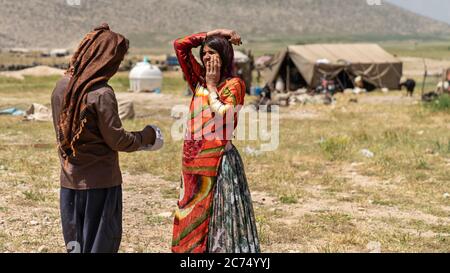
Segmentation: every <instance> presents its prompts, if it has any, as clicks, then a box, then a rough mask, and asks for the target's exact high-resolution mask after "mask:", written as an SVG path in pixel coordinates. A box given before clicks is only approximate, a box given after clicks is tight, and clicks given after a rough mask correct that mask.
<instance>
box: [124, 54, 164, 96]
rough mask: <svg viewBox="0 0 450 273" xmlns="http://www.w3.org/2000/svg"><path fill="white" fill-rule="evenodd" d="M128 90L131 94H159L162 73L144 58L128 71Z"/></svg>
mask: <svg viewBox="0 0 450 273" xmlns="http://www.w3.org/2000/svg"><path fill="white" fill-rule="evenodd" d="M129 78H130V90H131V91H133V92H157V93H159V92H161V87H162V78H163V75H162V72H161V70H160V69H159V68H158V67H157V66H154V65H151V64H150V63H149V62H148V59H147V58H144V60H143V61H142V62H139V63H137V64H136V65H135V66H134V67H133V69H131V71H130V75H129Z"/></svg>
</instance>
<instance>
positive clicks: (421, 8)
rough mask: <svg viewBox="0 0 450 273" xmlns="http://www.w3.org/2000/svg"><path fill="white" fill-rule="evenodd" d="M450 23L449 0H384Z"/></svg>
mask: <svg viewBox="0 0 450 273" xmlns="http://www.w3.org/2000/svg"><path fill="white" fill-rule="evenodd" d="M382 1H386V2H390V3H393V4H396V5H398V6H401V7H403V8H405V9H409V10H411V11H413V12H415V13H418V14H422V15H425V16H428V17H431V18H433V19H437V20H440V21H444V22H446V23H449V24H450V1H449V0H382Z"/></svg>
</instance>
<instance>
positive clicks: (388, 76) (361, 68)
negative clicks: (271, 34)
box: [263, 44, 403, 91]
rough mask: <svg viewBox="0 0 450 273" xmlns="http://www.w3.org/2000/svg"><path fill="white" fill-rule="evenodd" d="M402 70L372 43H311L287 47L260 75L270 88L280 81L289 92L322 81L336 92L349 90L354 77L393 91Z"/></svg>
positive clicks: (373, 85) (397, 62) (398, 64)
mask: <svg viewBox="0 0 450 273" xmlns="http://www.w3.org/2000/svg"><path fill="white" fill-rule="evenodd" d="M402 70H403V64H402V62H401V61H400V60H398V59H397V58H395V57H394V56H392V55H391V54H389V53H387V52H386V51H385V50H383V49H382V48H381V47H380V46H378V45H376V44H311V45H294V46H288V47H287V48H286V49H285V50H283V51H281V52H279V53H278V54H276V55H275V56H274V57H273V59H272V60H271V61H270V63H269V64H268V66H267V68H266V69H265V70H264V72H263V75H264V78H265V80H266V81H267V83H268V84H269V85H270V84H273V86H275V82H276V81H277V80H279V78H281V79H282V80H283V81H284V83H285V84H284V86H285V89H286V90H289V91H295V90H297V89H298V88H302V87H308V88H315V87H316V86H318V85H320V82H321V79H323V78H326V79H328V80H331V79H333V80H335V82H336V84H337V86H338V87H339V88H340V89H346V88H353V87H354V86H353V84H354V78H356V77H357V76H361V77H362V78H363V81H364V82H365V83H366V85H370V86H372V87H373V88H388V89H397V88H398V85H399V82H400V79H401V76H402ZM280 91H285V90H280Z"/></svg>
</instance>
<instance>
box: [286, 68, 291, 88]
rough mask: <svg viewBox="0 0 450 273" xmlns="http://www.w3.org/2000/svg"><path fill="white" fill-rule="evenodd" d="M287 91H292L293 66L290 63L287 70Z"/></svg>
mask: <svg viewBox="0 0 450 273" xmlns="http://www.w3.org/2000/svg"><path fill="white" fill-rule="evenodd" d="M286 90H287V91H288V92H289V91H290V90H291V66H290V64H289V62H288V63H287V68H286Z"/></svg>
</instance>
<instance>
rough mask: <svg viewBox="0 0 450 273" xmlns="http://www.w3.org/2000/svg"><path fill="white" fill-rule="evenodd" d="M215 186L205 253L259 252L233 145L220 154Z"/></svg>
mask: <svg viewBox="0 0 450 273" xmlns="http://www.w3.org/2000/svg"><path fill="white" fill-rule="evenodd" d="M214 187H215V188H214V198H213V204H212V206H213V207H212V215H211V219H210V222H209V231H208V250H207V252H210V253H259V252H260V247H259V240H258V233H257V230H256V221H255V214H254V212H253V205H252V199H251V196H250V191H249V189H248V184H247V179H246V177H245V172H244V164H243V162H242V158H241V156H240V155H239V152H238V151H237V149H236V147H234V146H233V148H232V149H230V150H229V151H227V152H225V154H224V155H223V157H222V161H221V163H220V166H219V172H218V175H217V180H216V184H215V186H214Z"/></svg>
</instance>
